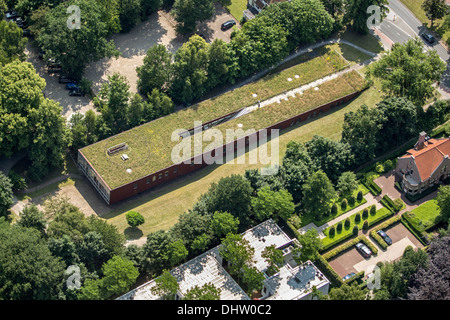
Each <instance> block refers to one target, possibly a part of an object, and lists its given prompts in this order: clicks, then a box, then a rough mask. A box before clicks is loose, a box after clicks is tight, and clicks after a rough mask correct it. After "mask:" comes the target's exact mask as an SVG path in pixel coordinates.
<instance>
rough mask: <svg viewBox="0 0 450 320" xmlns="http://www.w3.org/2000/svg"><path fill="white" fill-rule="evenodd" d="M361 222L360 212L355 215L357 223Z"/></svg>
mask: <svg viewBox="0 0 450 320" xmlns="http://www.w3.org/2000/svg"><path fill="white" fill-rule="evenodd" d="M360 221H361V214H360V213H359V212H358V213H357V214H355V223H359V222H360Z"/></svg>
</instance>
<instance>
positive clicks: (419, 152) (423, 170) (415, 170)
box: [395, 132, 450, 195]
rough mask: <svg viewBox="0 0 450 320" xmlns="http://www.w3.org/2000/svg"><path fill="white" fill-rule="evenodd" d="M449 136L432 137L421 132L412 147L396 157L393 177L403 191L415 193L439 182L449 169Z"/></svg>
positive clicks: (447, 174)
mask: <svg viewBox="0 0 450 320" xmlns="http://www.w3.org/2000/svg"><path fill="white" fill-rule="evenodd" d="M449 154H450V138H443V139H432V138H430V137H428V136H427V134H426V133H425V132H421V133H420V135H419V140H418V141H417V143H416V144H415V146H414V148H413V149H410V150H408V151H407V153H406V154H405V155H404V156H402V157H400V158H398V162H397V168H396V169H395V175H396V176H395V178H396V181H398V182H399V183H400V185H401V187H402V190H403V192H405V193H409V194H411V195H415V194H418V193H422V192H423V191H425V190H427V189H428V188H430V187H432V186H434V185H436V184H438V183H441V182H442V181H444V180H445V179H447V177H448V176H449V171H450V159H449Z"/></svg>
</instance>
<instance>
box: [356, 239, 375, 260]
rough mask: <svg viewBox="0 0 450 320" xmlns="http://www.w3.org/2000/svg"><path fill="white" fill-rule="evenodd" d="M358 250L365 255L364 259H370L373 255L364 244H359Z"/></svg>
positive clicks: (357, 245)
mask: <svg viewBox="0 0 450 320" xmlns="http://www.w3.org/2000/svg"><path fill="white" fill-rule="evenodd" d="M356 250H358V251H359V253H361V254H362V255H363V257H364V258H369V257H370V256H371V255H372V251H370V249H369V248H368V247H367V246H366V245H365V244H364V243H361V242H360V243H358V244H356Z"/></svg>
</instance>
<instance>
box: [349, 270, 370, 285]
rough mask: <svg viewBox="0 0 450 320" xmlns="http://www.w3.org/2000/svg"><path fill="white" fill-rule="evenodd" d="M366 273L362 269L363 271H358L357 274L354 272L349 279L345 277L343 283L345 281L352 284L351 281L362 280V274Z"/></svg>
mask: <svg viewBox="0 0 450 320" xmlns="http://www.w3.org/2000/svg"><path fill="white" fill-rule="evenodd" d="M365 274H366V273H365V271H364V270H363V271H360V272H358V273H357V274H355V275H354V276H353V277H351V278H350V279H347V280H345V281H344V283H347V284H352V283H353V282H355V281H356V282H359V281H361V280H362V278H364V275H365Z"/></svg>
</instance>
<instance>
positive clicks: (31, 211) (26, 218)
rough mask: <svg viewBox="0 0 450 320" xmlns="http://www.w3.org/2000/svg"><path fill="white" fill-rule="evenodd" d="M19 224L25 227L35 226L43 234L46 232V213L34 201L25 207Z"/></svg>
mask: <svg viewBox="0 0 450 320" xmlns="http://www.w3.org/2000/svg"><path fill="white" fill-rule="evenodd" d="M17 224H18V225H19V226H22V227H24V228H34V229H36V230H38V231H39V232H41V233H42V234H45V228H46V227H47V219H45V217H44V213H43V212H42V211H40V210H39V209H38V207H37V206H36V205H35V204H34V203H33V204H31V205H27V206H26V207H25V208H23V210H22V212H21V213H20V219H19V220H18V221H17Z"/></svg>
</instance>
